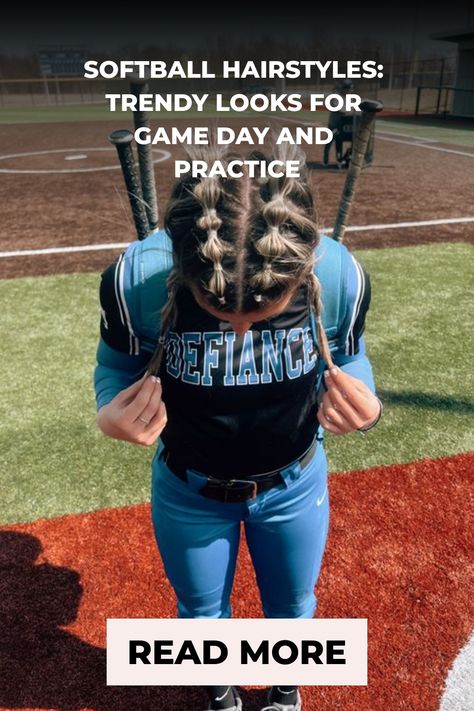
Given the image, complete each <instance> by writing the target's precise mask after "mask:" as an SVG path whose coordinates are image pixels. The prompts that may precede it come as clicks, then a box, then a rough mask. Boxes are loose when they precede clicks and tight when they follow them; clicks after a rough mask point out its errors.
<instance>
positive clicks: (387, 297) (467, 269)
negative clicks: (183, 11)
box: [0, 244, 474, 524]
mask: <svg viewBox="0 0 474 711" xmlns="http://www.w3.org/2000/svg"><path fill="white" fill-rule="evenodd" d="M358 257H359V259H360V260H361V262H362V263H363V264H364V265H365V266H366V268H367V269H368V270H369V272H370V274H371V277H372V284H373V301H372V306H371V309H370V311H369V315H368V325H367V341H368V350H369V354H370V356H371V360H372V362H373V365H374V369H375V374H376V382H377V386H378V389H379V392H380V394H381V397H382V399H383V400H384V402H385V408H386V412H385V415H384V417H383V419H382V421H381V423H380V424H379V426H378V427H377V428H376V429H374V430H373V431H372V432H370V433H369V434H367V435H366V436H365V437H362V436H360V435H359V434H353V435H349V436H346V437H344V438H337V437H331V436H329V437H328V438H327V439H328V454H329V460H330V468H331V470H332V471H340V470H352V469H361V468H365V467H371V466H375V465H378V464H391V463H394V462H408V461H412V460H415V459H420V458H423V457H432V458H435V457H441V456H443V455H450V454H455V453H457V452H464V451H470V450H474V433H473V430H472V414H473V411H474V404H473V401H472V398H470V397H469V393H472V392H473V391H474V375H473V373H472V369H471V368H466V363H469V364H470V363H472V361H473V357H474V353H472V330H473V326H474V324H473V318H472V311H470V308H471V306H470V291H469V289H468V283H469V279H470V274H471V264H472V246H470V245H468V244H442V245H437V246H430V247H425V246H420V247H409V248H399V249H386V250H373V251H361V252H359V253H358ZM97 289H98V275H97V274H72V275H59V276H50V277H40V278H19V279H14V280H4V281H1V282H0V298H1V301H2V304H3V305H4V306H3V310H2V314H1V316H0V322H1V332H2V334H3V344H2V345H3V352H4V358H3V368H2V375H1V384H2V392H3V397H2V400H1V402H0V422H1V423H2V424H1V425H0V465H1V468H2V470H3V471H4V472H5V475H4V476H3V482H2V485H3V492H4V495H3V497H2V499H1V501H0V523H3V524H5V523H9V522H19V521H29V520H34V519H37V518H39V517H52V516H56V515H60V514H62V513H64V512H66V511H67V512H73V511H87V510H95V509H99V508H102V507H108V506H120V505H123V504H130V503H134V502H140V501H145V500H147V499H148V488H149V466H148V465H149V461H150V459H151V456H152V450H150V449H142V448H139V447H133V446H130V445H127V444H123V443H121V442H117V441H112V440H109V439H105V438H104V437H103V436H102V435H101V434H100V433H99V432H98V431H97V430H96V428H95V406H94V398H93V389H92V370H93V364H94V357H95V347H96V339H97V333H98V306H97ZM469 348H471V352H470V353H469ZM378 373H379V374H383V376H382V375H380V376H378V375H377V374H378Z"/></svg>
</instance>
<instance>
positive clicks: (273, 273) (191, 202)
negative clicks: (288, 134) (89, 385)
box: [148, 146, 332, 373]
mask: <svg viewBox="0 0 474 711" xmlns="http://www.w3.org/2000/svg"><path fill="white" fill-rule="evenodd" d="M285 151H286V154H285V155H284V152H285ZM285 151H283V149H281V147H278V146H276V149H275V157H276V158H279V159H281V160H295V159H296V160H299V162H300V175H301V177H300V178H290V177H287V176H284V177H282V178H264V179H262V178H252V179H251V178H250V177H249V176H248V174H246V175H245V176H244V177H242V178H229V177H225V178H220V177H213V178H199V179H197V178H192V177H189V176H188V177H184V178H183V179H182V180H180V181H179V182H178V183H177V184H176V185H175V187H174V189H173V192H172V195H171V199H170V202H169V204H168V208H167V210H166V215H165V229H166V230H167V232H168V234H169V236H170V238H171V242H172V245H173V268H172V270H171V272H170V275H169V277H168V282H167V284H168V300H167V302H166V304H165V306H164V307H163V309H162V312H161V331H160V338H159V343H158V346H157V349H156V351H155V353H154V355H153V357H152V359H151V361H150V364H149V367H148V370H149V372H150V373H156V372H158V370H159V368H160V364H161V360H162V357H163V349H164V344H165V341H166V336H167V333H168V331H169V330H170V328H173V326H174V324H175V322H176V317H177V309H176V300H175V297H176V291H177V289H178V287H179V286H181V285H185V286H188V287H194V288H197V289H198V291H199V293H200V294H202V295H203V297H204V299H205V300H206V301H207V302H208V303H209V305H210V306H213V307H214V308H217V309H219V310H220V311H222V312H229V313H233V312H239V313H245V312H250V311H252V312H255V311H259V310H260V309H264V308H265V307H266V306H268V305H269V304H271V303H273V302H275V301H278V300H279V299H281V298H282V297H284V296H285V295H286V294H288V293H289V292H290V291H291V290H292V289H294V288H296V287H297V286H299V285H300V284H302V283H305V284H306V287H307V290H308V296H309V303H310V306H311V307H312V308H313V310H314V315H315V319H316V325H317V332H318V346H319V351H320V354H321V355H322V357H323V359H324V360H325V362H326V363H327V365H328V366H329V367H331V365H332V359H331V355H330V352H329V346H328V342H327V338H326V334H325V333H324V329H323V326H322V322H321V311H322V304H321V290H320V284H319V281H318V279H317V277H316V276H315V274H314V259H315V257H314V251H315V247H316V246H317V244H318V240H319V237H318V231H317V227H316V215H315V209H314V203H313V197H312V193H311V188H310V185H309V183H308V180H307V175H306V169H305V160H304V155H303V154H302V152H301V151H300V149H299V148H296V147H289V148H288V149H285ZM189 153H190V159H191V160H193V159H204V160H206V161H207V162H208V163H211V161H212V160H214V159H219V160H221V161H222V162H223V163H224V165H225V164H226V163H228V162H229V161H230V160H232V159H234V158H235V157H236V156H235V155H234V154H232V153H225V154H223V153H222V152H221V151H219V150H218V149H217V148H216V147H210V148H209V147H206V148H196V149H193V150H192V151H190V152H189ZM249 159H253V160H262V161H269V160H272V159H273V157H272V158H268V157H266V156H265V155H263V154H262V153H259V152H256V151H254V152H253V153H251V154H250V156H249Z"/></svg>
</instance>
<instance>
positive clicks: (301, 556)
mask: <svg viewBox="0 0 474 711" xmlns="http://www.w3.org/2000/svg"><path fill="white" fill-rule="evenodd" d="M262 499H263V500H262V502H261V504H260V506H259V508H255V510H254V511H253V512H252V511H251V515H250V517H249V520H248V521H247V522H246V537H247V542H248V545H249V549H250V553H251V556H252V560H253V563H254V566H255V572H256V576H257V582H258V585H259V588H260V593H261V596H262V604H263V610H264V614H265V616H266V617H278V618H293V617H295V618H296V617H299V618H311V617H313V615H314V612H315V609H316V597H315V595H314V587H315V585H316V581H317V578H318V575H319V571H320V567H321V562H322V557H323V553H324V548H325V544H326V538H327V531H328V524H329V501H328V491H327V462H326V455H325V452H324V449H323V447H322V445H318V448H317V450H316V453H315V456H314V457H313V459H312V460H311V462H310V463H309V464H308V465H307V466H306V467H305V468H304V469H303V470H301V468H300V467H299V465H296V466H295V467H293V468H289V469H288V470H287V471H286V472H285V485H284V486H280V487H279V488H278V489H275V490H270V491H269V492H268V493H267V495H266V497H265V498H264V497H262ZM269 701H270V702H271V703H272V704H273V706H274V708H275V709H276V710H277V711H279V710H280V709H285V707H287V708H288V710H290V709H291V710H292V711H293V709H294V711H297V709H299V708H300V706H299V704H300V699H299V694H298V691H297V688H296V687H284V686H283V687H282V686H274V687H273V688H272V689H271V691H270V696H269Z"/></svg>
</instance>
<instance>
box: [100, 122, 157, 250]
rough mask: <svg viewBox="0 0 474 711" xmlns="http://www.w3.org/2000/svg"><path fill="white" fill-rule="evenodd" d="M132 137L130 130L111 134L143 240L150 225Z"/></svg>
mask: <svg viewBox="0 0 474 711" xmlns="http://www.w3.org/2000/svg"><path fill="white" fill-rule="evenodd" d="M132 139H133V134H132V133H131V131H128V130H119V131H114V132H113V133H111V134H110V136H109V141H110V142H111V143H112V144H113V145H114V146H115V147H116V149H117V154H118V158H119V161H120V165H121V168H122V174H123V178H124V180H125V186H126V188H127V194H128V199H129V203H130V208H131V210H132V216H133V221H134V223H135V229H136V231H137V236H138V239H140V240H142V239H144V238H145V237H146V236H147V234H148V233H149V227H148V218H147V215H146V211H145V205H144V202H143V195H142V190H141V186H140V180H139V177H138V174H137V171H136V168H135V160H134V156H133V150H132Z"/></svg>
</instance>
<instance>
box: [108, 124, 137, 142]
mask: <svg viewBox="0 0 474 711" xmlns="http://www.w3.org/2000/svg"><path fill="white" fill-rule="evenodd" d="M109 141H110V142H111V143H113V144H114V146H118V145H122V144H124V143H131V142H132V141H133V133H132V132H131V131H129V130H128V128H119V129H118V130H117V131H112V133H111V134H110V136H109Z"/></svg>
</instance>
